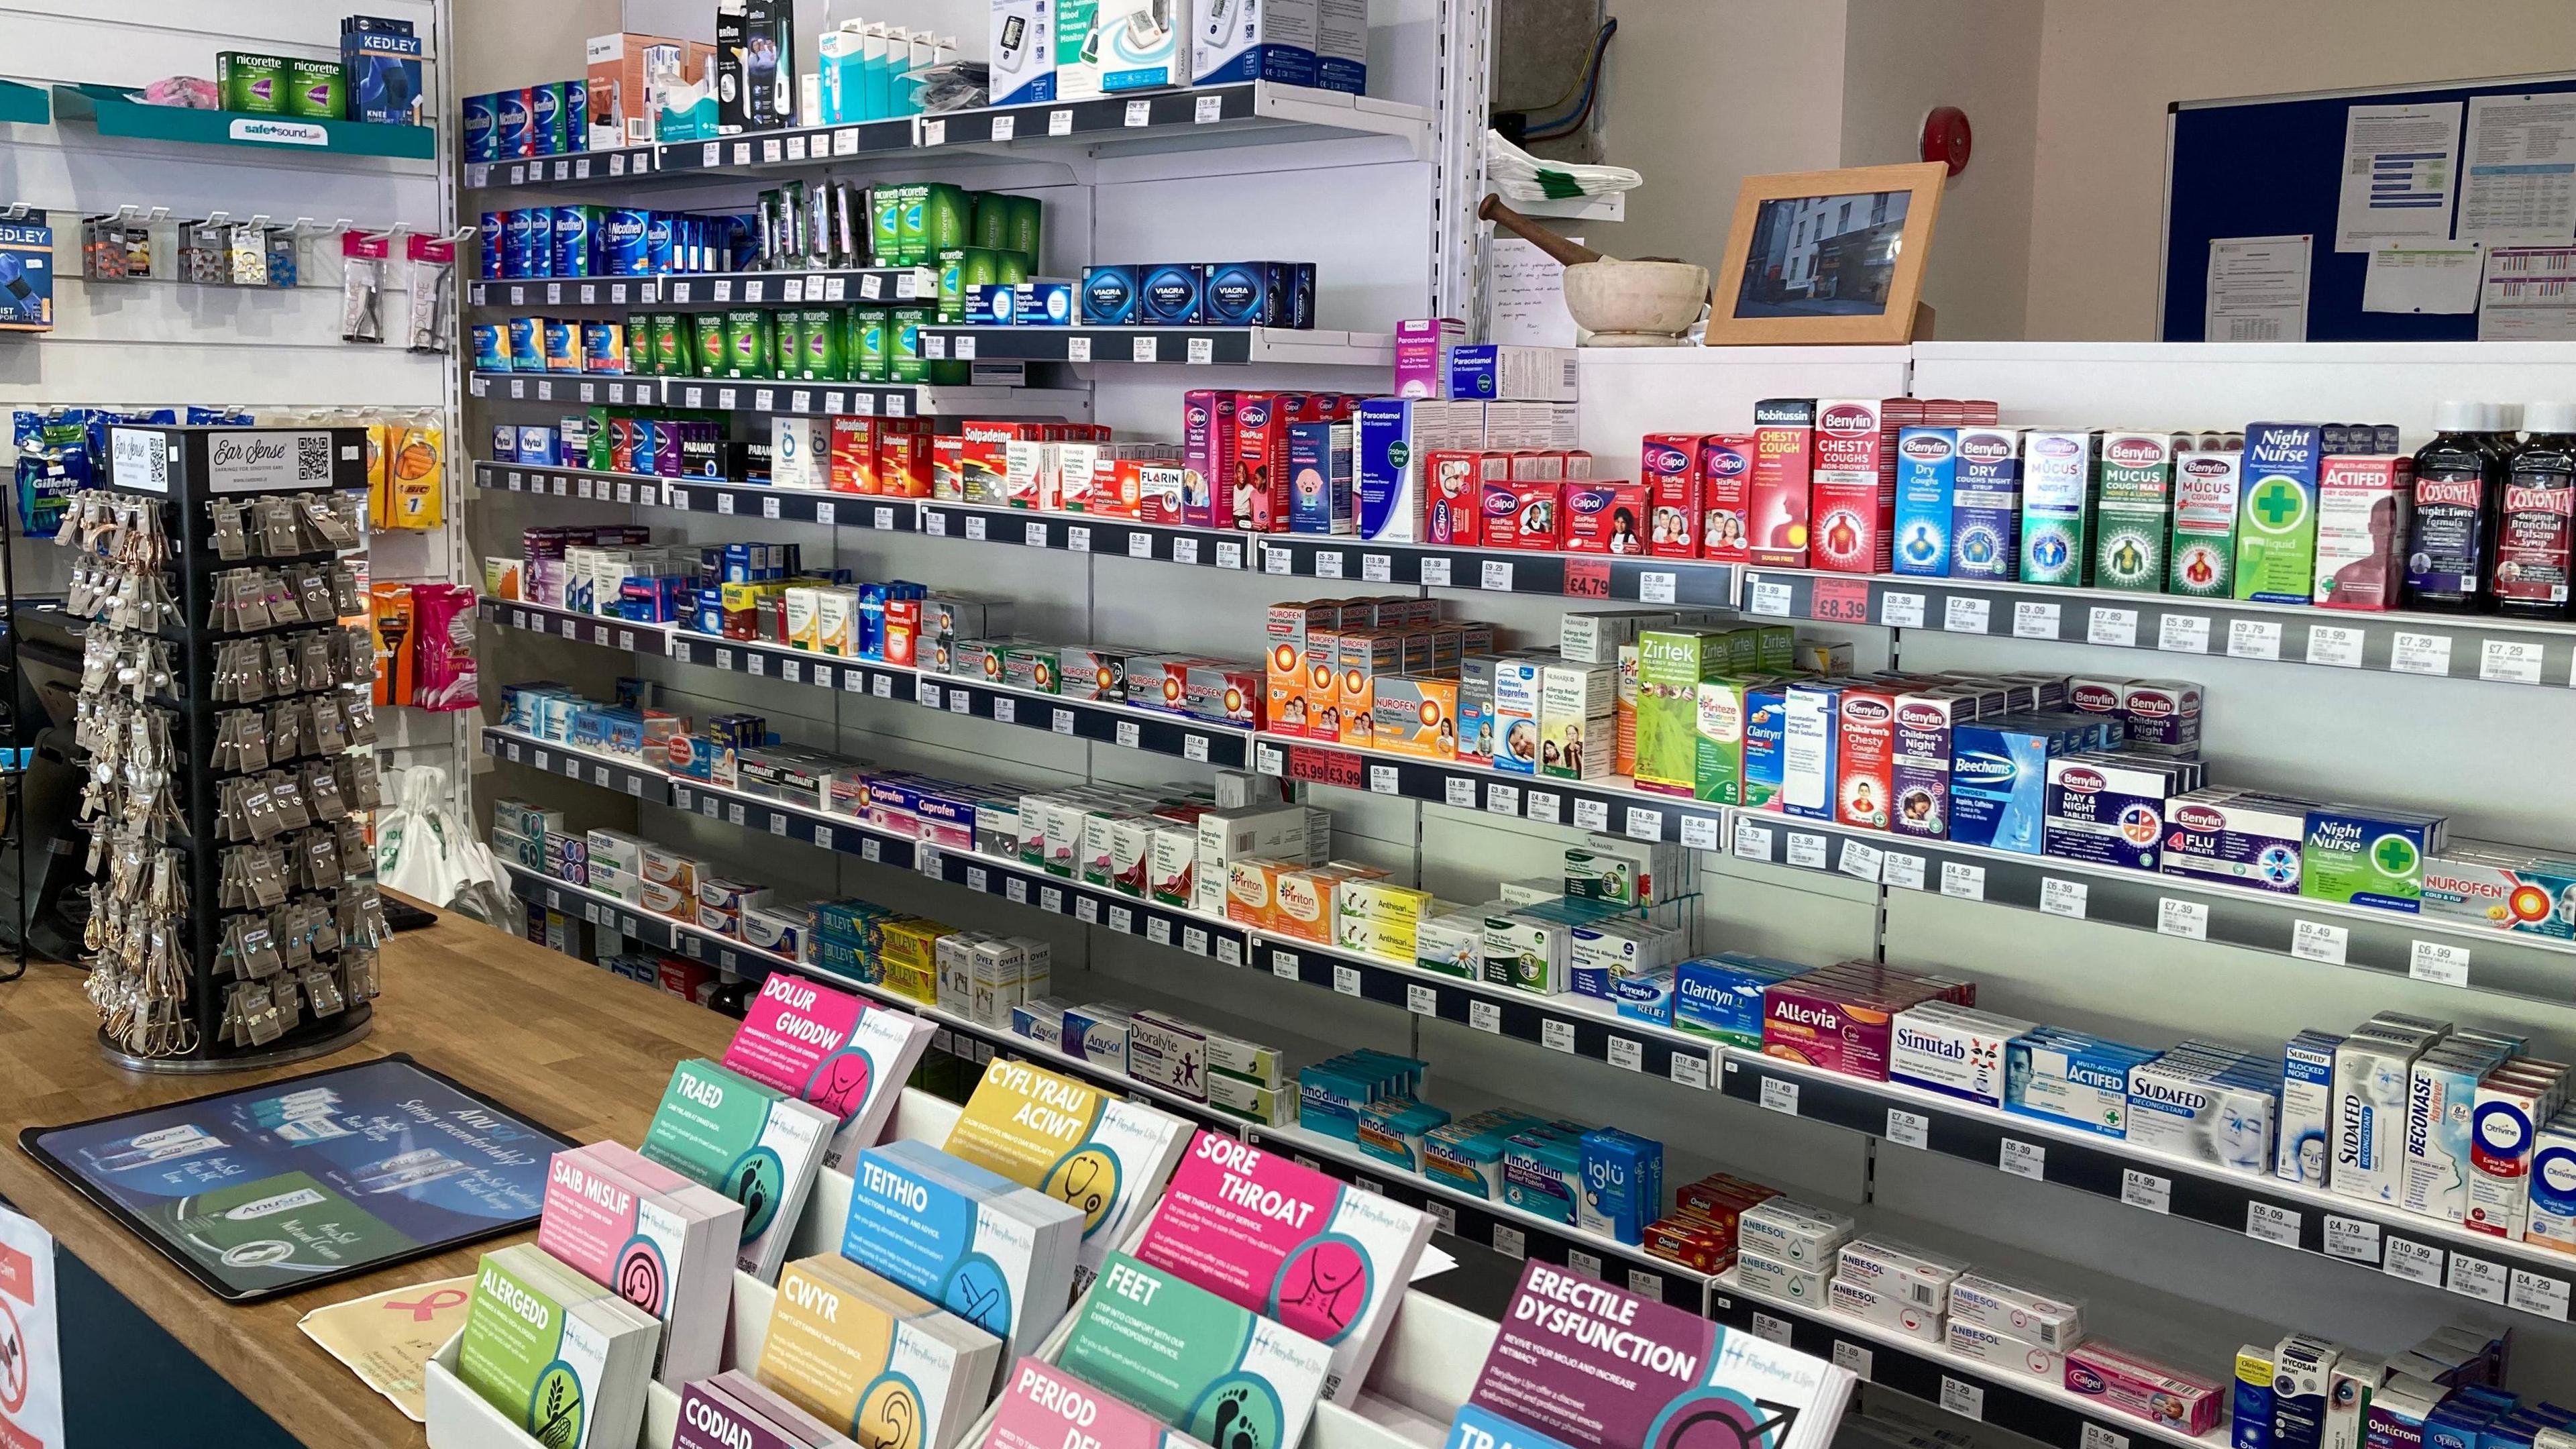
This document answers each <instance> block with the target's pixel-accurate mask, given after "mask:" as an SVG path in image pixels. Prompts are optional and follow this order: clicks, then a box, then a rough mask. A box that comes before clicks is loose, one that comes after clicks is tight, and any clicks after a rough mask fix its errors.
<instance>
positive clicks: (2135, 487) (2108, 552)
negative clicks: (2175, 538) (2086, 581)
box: [2093, 432, 2183, 594]
mask: <svg viewBox="0 0 2576 1449" xmlns="http://www.w3.org/2000/svg"><path fill="white" fill-rule="evenodd" d="M2182 441H2183V439H2182V438H2181V437H2179V436H2178V435H2176V434H2172V433H2154V432H2138V433H2105V434H2103V435H2102V469H2101V478H2100V486H2099V490H2098V492H2097V494H2096V500H2097V501H2096V504H2095V507H2094V514H2093V583H2094V586H2095V587H2097V588H2104V589H2121V590H2125V591H2128V592H2131V593H2149V594H2153V593H2161V592H2163V590H2164V586H2165V547H2166V543H2167V541H2168V540H2169V538H2170V537H2171V532H2172V523H2173V465H2174V454H2175V451H2176V450H2177V449H2178V448H2179V447H2180V445H2181V443H2182Z"/></svg>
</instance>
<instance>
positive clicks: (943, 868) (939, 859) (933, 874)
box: [912, 844, 948, 880]
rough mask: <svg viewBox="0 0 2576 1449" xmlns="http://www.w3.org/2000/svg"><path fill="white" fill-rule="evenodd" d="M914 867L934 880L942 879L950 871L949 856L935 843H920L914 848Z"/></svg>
mask: <svg viewBox="0 0 2576 1449" xmlns="http://www.w3.org/2000/svg"><path fill="white" fill-rule="evenodd" d="M912 868H913V869H914V870H917V871H919V872H921V873H922V874H923V875H926V876H928V877H930V878H931V879H932V880H941V879H944V878H945V877H946V875H947V873H948V858H947V856H945V855H944V854H942V853H941V852H940V849H939V847H937V846H935V845H927V844H925V845H919V846H916V847H914V848H913V852H912Z"/></svg>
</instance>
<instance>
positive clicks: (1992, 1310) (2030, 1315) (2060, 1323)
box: [1950, 1272, 2084, 1349]
mask: <svg viewBox="0 0 2576 1449" xmlns="http://www.w3.org/2000/svg"><path fill="white" fill-rule="evenodd" d="M1950 1321H1951V1322H1952V1323H1966V1324H1971V1325H1974V1326H1976V1327H1978V1328H1984V1329H1988V1330H1991V1331H1993V1332H1996V1333H2002V1334H2009V1335H2010V1336H2012V1337H2014V1338H2017V1339H2020V1340H2021V1341H2023V1342H2024V1343H2035V1344H2039V1345H2041V1346H2042V1347H2046V1348H2054V1349H2067V1348H2072V1347H2074V1346H2075V1345H2076V1344H2078V1343H2081V1342H2083V1340H2084V1309H2083V1305H2081V1304H2079V1303H2077V1302H2076V1301H2075V1300H2073V1299H2071V1298H2067V1297H2064V1296H2062V1295H2059V1294H2055V1293H2034V1292H2032V1291H2031V1290H2030V1289H2027V1288H2018V1287H2015V1286H2014V1285H2012V1284H2010V1283H2005V1282H2002V1281H2000V1280H1998V1279H1994V1278H1989V1277H1986V1276H1985V1275H1983V1274H1981V1273H1973V1272H1971V1273H1961V1274H1960V1275H1959V1276H1958V1277H1957V1278H1955V1279H1952V1280H1951V1283H1950Z"/></svg>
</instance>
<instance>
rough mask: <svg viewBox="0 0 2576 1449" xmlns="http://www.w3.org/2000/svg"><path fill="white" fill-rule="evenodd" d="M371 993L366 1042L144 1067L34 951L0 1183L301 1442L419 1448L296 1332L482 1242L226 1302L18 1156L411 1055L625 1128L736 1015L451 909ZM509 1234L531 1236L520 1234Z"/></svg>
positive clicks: (647, 1115) (11, 1007)
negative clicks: (123, 1121) (119, 1064)
mask: <svg viewBox="0 0 2576 1449" xmlns="http://www.w3.org/2000/svg"><path fill="white" fill-rule="evenodd" d="M382 971H383V982H384V995H383V997H382V998H381V999H379V1000H378V1001H377V1003H376V1018H375V1030H374V1031H373V1033H371V1034H370V1035H369V1036H368V1037H367V1039H366V1040H365V1041H362V1042H360V1043H359V1044H358V1045H356V1046H354V1047H351V1048H349V1049H348V1050H346V1051H343V1052H340V1053H338V1054H337V1055H334V1056H330V1057H325V1058H323V1059H322V1060H320V1061H315V1062H305V1063H302V1064H299V1065H296V1066H291V1067H282V1068H279V1069H277V1070H275V1071H270V1072H245V1073H240V1074H227V1075H217V1076H158V1075H152V1076H147V1075H142V1074H139V1073H130V1072H125V1071H120V1070H118V1069H117V1068H115V1067H112V1066H110V1065H109V1064H108V1063H107V1061H106V1059H105V1058H104V1057H102V1056H100V1055H99V1050H98V1044H97V1028H98V1017H97V1013H96V1012H95V1011H93V1010H92V1009H91V1007H90V1004H89V1001H88V999H87V998H86V997H85V996H83V995H82V984H83V980H84V978H83V977H82V975H81V973H79V972H77V971H74V970H72V969H70V968H68V967H63V966H52V965H45V964H41V963H40V964H38V965H35V966H33V967H30V968H29V970H28V973H27V977H26V979H25V980H23V981H19V982H16V983H14V984H10V985H5V986H0V1130H5V1131H6V1133H7V1140H6V1141H5V1142H0V1196H6V1197H8V1198H9V1199H10V1200H11V1201H13V1202H15V1203H16V1204H17V1205H18V1207H19V1208H20V1209H21V1210H22V1211H24V1212H26V1213H27V1214H28V1215H29V1216H31V1217H33V1218H35V1219H36V1221H38V1222H39V1223H42V1224H43V1225H44V1226H45V1227H46V1228H47V1229H49V1230H51V1231H52V1233H53V1235H54V1237H55V1238H56V1239H57V1240H58V1241H60V1242H61V1244H62V1245H63V1247H65V1248H66V1249H68V1250H70V1251H71V1252H72V1253H73V1254H74V1255H76V1256H78V1257H79V1258H80V1259H81V1260H82V1261H83V1262H85V1263H87V1264H88V1265H89V1266H90V1267H91V1268H93V1269H95V1270H97V1272H98V1274H99V1276H101V1277H102V1278H105V1279H106V1280H107V1281H108V1282H109V1283H110V1284H112V1285H114V1286H115V1288H116V1289H117V1290H118V1291H119V1292H121V1293H123V1294H124V1295H125V1296H126V1297H128V1298H130V1299H132V1300H134V1302H135V1303H136V1304H137V1305H138V1306H139V1307H140V1308H141V1309H142V1310H143V1312H144V1313H145V1314H147V1315H149V1316H150V1317H151V1318H152V1319H154V1320H155V1321H156V1322H158V1323H159V1324H160V1325H161V1326H162V1327H163V1328H164V1329H166V1330H168V1331H169V1333H170V1335H171V1336H172V1337H174V1338H176V1339H178V1340H179V1342H180V1343H182V1344H184V1345H186V1346H187V1347H188V1349H189V1350H190V1351H191V1352H193V1353H195V1354H196V1355H197V1356H198V1357H199V1358H202V1359H204V1360H205V1361H206V1362H207V1363H208V1364H209V1365H211V1366H212V1367H213V1368H214V1369H215V1371H216V1372H218V1373H220V1374H222V1375H223V1376H224V1377H225V1378H227V1379H230V1380H231V1381H232V1382H233V1383H234V1384H235V1385H237V1386H238V1387H239V1388H240V1390H241V1392H242V1393H243V1394H244V1395H245V1396H246V1397H248V1398H249V1399H250V1401H251V1402H252V1403H255V1404H257V1405H259V1407H260V1408H261V1409H263V1410H265V1411H266V1412H267V1414H268V1416H269V1417H270V1418H272V1419H275V1420H276V1421H277V1423H278V1425H279V1426H280V1427H281V1428H283V1429H285V1430H286V1431H287V1432H288V1433H290V1434H293V1435H295V1436H296V1437H297V1438H300V1439H302V1440H303V1441H304V1442H305V1443H307V1444H313V1445H344V1444H368V1445H417V1444H423V1443H425V1442H426V1439H425V1437H424V1435H423V1433H422V1430H421V1427H420V1426H419V1425H417V1424H415V1423H413V1422H411V1421H410V1420H409V1419H406V1418H404V1417H403V1416H402V1413H401V1411H399V1410H397V1409H396V1408H395V1407H394V1406H393V1404H392V1403H391V1402H389V1401H388V1400H386V1399H385V1398H383V1397H382V1396H381V1395H379V1394H377V1393H376V1392H375V1391H374V1390H373V1389H370V1388H368V1387H367V1386H366V1385H365V1384H363V1383H361V1382H359V1380H358V1378H357V1376H356V1375H354V1374H352V1373H350V1372H349V1371H348V1369H346V1368H344V1367H342V1366H341V1364H340V1362H339V1361H338V1360H337V1359H334V1358H332V1357H331V1356H330V1355H329V1354H327V1353H324V1352H323V1351H322V1350H321V1348H320V1347H318V1346H316V1345H315V1344H314V1342H313V1341H312V1340H311V1339H309V1338H306V1337H305V1336H304V1335H303V1333H302V1332H300V1331H298V1330H297V1328H296V1326H295V1321H296V1320H297V1319H299V1318H301V1317H303V1316H304V1315H305V1314H306V1313H308V1312H310V1311H311V1310H313V1309H315V1308H319V1307H322V1306H324V1305H326V1304H331V1303H341V1302H345V1301H347V1300H349V1299H352V1298H361V1297H365V1296H366V1295H368V1294H370V1293H381V1292H383V1291H385V1290H387V1289H390V1288H398V1287H402V1286H404V1285H406V1284H412V1283H422V1282H427V1281H429V1280H431V1279H434V1278H449V1277H456V1276H460V1275H463V1274H467V1273H471V1272H472V1271H473V1270H474V1263H475V1260H476V1258H477V1257H478V1256H479V1255H480V1254H481V1253H482V1252H484V1251H486V1250H487V1249H490V1248H492V1247H496V1246H499V1245H500V1244H501V1243H503V1242H508V1241H513V1240H512V1239H507V1238H499V1239H492V1240H490V1241H487V1242H485V1243H482V1244H479V1245H477V1246H474V1247H467V1248H460V1249H457V1250H455V1251H453V1252H449V1253H446V1254H444V1255H441V1256H439V1257H435V1258H424V1259H420V1260H418V1261H415V1262H410V1263H403V1264H399V1265H397V1266H395V1267H391V1268H387V1269H383V1270H381V1271H379V1272H376V1273H373V1274H369V1275H367V1276H365V1277H362V1278H351V1279H345V1280H343V1281H341V1282H337V1283H330V1284H326V1285H324V1286H322V1287H319V1288H313V1289H309V1290H307V1291H305V1292H302V1293H296V1294H291V1295H288V1296H286V1297H282V1298H273V1299H270V1300H269V1301H267V1302H265V1303H256V1304H250V1305H247V1306H234V1305H231V1304H227V1303H225V1302H223V1301H222V1300H220V1299H218V1298H216V1297H215V1296H214V1295H212V1294H210V1293H208V1292H207V1291H206V1290H205V1289H204V1288H202V1287H200V1286H198V1284H197V1283H196V1281H195V1280H194V1279H192V1278H190V1277H189V1276H188V1275H187V1274H186V1273H183V1272H181V1271H180V1270H179V1268H178V1267H177V1266H176V1265H174V1264H173V1263H171V1261H170V1260H169V1259H167V1258H165V1257H163V1256H162V1255H161V1253H160V1252H159V1251H158V1250H157V1249H155V1248H153V1247H152V1246H151V1245H150V1244H148V1243H146V1242H144V1241H143V1240H142V1239H141V1238H138V1237H136V1236H135V1235H134V1234H132V1233H130V1232H127V1231H126V1230H125V1229H124V1228H123V1227H122V1226H120V1225H118V1224H117V1223H116V1222H115V1221H114V1220H112V1219H110V1218H109V1217H108V1216H107V1215H106V1214H105V1213H102V1212H100V1211H99V1210H98V1209H96V1208H94V1207H92V1206H91V1205H90V1204H89V1202H88V1200H87V1199H85V1198H83V1197H81V1196H80V1195H79V1194H78V1193H76V1192H74V1191H73V1190H72V1189H71V1188H70V1187H69V1186H67V1185H65V1184H64V1182H63V1181H62V1180H61V1179H60V1178H57V1177H55V1176H54V1175H53V1173H52V1172H50V1171H48V1170H47V1169H46V1168H45V1167H44V1165H43V1164H41V1163H39V1162H37V1161H36V1160H35V1159H34V1158H32V1157H29V1156H28V1155H27V1154H26V1152H25V1150H24V1149H22V1148H21V1147H19V1145H18V1133H19V1131H20V1129H22V1128H26V1127H31V1126H33V1127H52V1126H59V1125H61V1124H63V1123H67V1122H79V1121H84V1120H87V1119H89V1118H92V1117H103V1116H107V1115H110V1114H112V1113H117V1112H128V1111H134V1110H136V1109H139V1108H144V1107H151V1106H156V1105H159V1104H161V1103H165V1102H175V1101H182V1100H185V1099H187V1098H190V1097H201V1096H206V1095H209V1094H211V1093H215V1092H225V1091H231V1090H234V1089H236V1088H239V1087H245V1086H250V1085H254V1084H256V1083H258V1082H261V1081H264V1080H268V1079H270V1078H275V1077H289V1076H295V1075H298V1074H300V1073H304V1072H311V1071H315V1070H319V1069H321V1068H324V1067H333V1066H344V1065H348V1064H350V1063H354V1062H360V1061H366V1060H370V1059H373V1058H375V1057H381V1056H389V1055H391V1054H393V1053H395V1052H408V1053H410V1054H411V1056H412V1057H413V1058H414V1059H415V1060H417V1061H418V1062H419V1063H420V1064H421V1065H422V1066H424V1067H430V1068H434V1069H436V1070H438V1071H441V1072H445V1073H446V1074H447V1075H449V1076H451V1077H454V1078H455V1079H456V1080H457V1081H458V1082H460V1083H463V1084H464V1085H465V1086H466V1087H467V1088H469V1089H471V1090H473V1091H476V1092H480V1093H482V1094H484V1095H485V1096H488V1097H490V1098H492V1099H493V1100H494V1101H496V1102H499V1103H501V1104H503V1105H505V1106H508V1107H510V1108H512V1109H514V1110H516V1111H519V1112H521V1113H524V1114H525V1115H527V1116H529V1117H531V1118H533V1119H535V1120H536V1121H538V1122H540V1123H543V1124H544V1125H546V1126H548V1127H551V1128H553V1129H555V1130H556V1131H558V1132H561V1133H563V1134H565V1135H566V1136H569V1137H571V1138H572V1139H573V1140H575V1141H577V1142H590V1141H596V1140H598V1139H600V1138H603V1137H613V1138H616V1139H617V1140H619V1141H621V1142H626V1143H630V1144H631V1143H635V1142H638V1141H641V1140H642V1138H643V1134H644V1128H645V1126H646V1125H647V1124H648V1123H649V1122H650V1121H651V1120H652V1116H653V1108H654V1105H655V1104H656V1103H657V1102H659V1101H660V1100H661V1095H662V1088H663V1087H664V1086H665V1085H666V1084H667V1083H668V1082H669V1081H670V1078H671V1067H672V1064H673V1063H675V1062H677V1061H679V1060H680V1059H681V1058H683V1057H693V1056H721V1055H722V1054H723V1052H724V1048H725V1044H726V1043H727V1042H729V1041H731V1040H732V1038H733V1027H734V1023H733V1022H731V1021H730V1020H728V1019H726V1018H724V1017H722V1016H719V1015H717V1014H716V1013H714V1012H712V1011H708V1010H706V1009H705V1008H703V1007H699V1006H693V1005H691V1004H689V1003H687V1002H684V1001H681V1000H679V999H678V998H676V997H672V996H667V995H664V994H663V993H661V992H659V991H656V990H654V989H652V988H651V987H648V986H644V985H641V984H639V983H637V982H633V981H628V980H625V979H623V978H621V977H617V976H612V975H610V974H609V973H607V972H606V971H603V970H601V969H599V968H598V967H596V966H591V965H587V964H585V963H583V962H579V961H575V960H573V959H572V958H570V957H568V956H562V955H558V954H557V953H555V952H552V951H549V950H546V949H545V948H543V947H541V946H534V945H530V944H529V943H527V942H525V941H521V940H518V939H516V938H514V937H511V936H506V935H503V934H502V933H501V932H499V931H496V930H494V929H492V928H490V927H488V926H483V925H480V924H477V923H475V922H473V921H469V920H467V919H465V918H464V917H462V916H458V915H456V914H454V913H452V912H442V913H440V916H439V922H438V924H437V925H436V926H433V927H431V928H429V929H427V930H423V931H413V932H407V933H405V934H403V935H401V936H398V937H396V938H395V939H394V940H393V942H392V943H391V944H390V945H388V946H387V947H386V948H385V951H384V954H383V958H382ZM523 1236H530V1237H532V1236H534V1234H533V1232H531V1233H528V1234H524V1235H523Z"/></svg>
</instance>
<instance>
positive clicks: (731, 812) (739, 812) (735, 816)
mask: <svg viewBox="0 0 2576 1449" xmlns="http://www.w3.org/2000/svg"><path fill="white" fill-rule="evenodd" d="M743 815H744V811H743V808H742V806H741V805H739V804H736V803H733V802H730V801H729V802H727V803H726V805H725V823H726V824H727V825H742V824H746V823H748V822H746V821H745V820H744V819H743Z"/></svg>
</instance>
